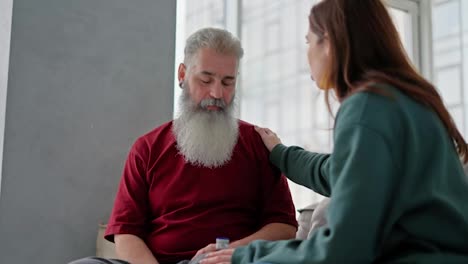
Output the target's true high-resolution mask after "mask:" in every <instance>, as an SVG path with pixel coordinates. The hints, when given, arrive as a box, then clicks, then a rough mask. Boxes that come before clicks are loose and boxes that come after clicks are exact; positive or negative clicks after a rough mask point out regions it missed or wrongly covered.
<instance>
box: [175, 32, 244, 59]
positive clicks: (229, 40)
mask: <svg viewBox="0 0 468 264" xmlns="http://www.w3.org/2000/svg"><path fill="white" fill-rule="evenodd" d="M202 48H208V49H212V50H215V51H217V52H219V53H220V54H223V55H234V56H236V58H237V60H238V61H239V60H240V59H241V58H242V56H243V55H244V50H243V49H242V45H241V42H240V40H239V39H238V38H237V37H235V36H234V35H232V34H231V33H230V32H229V31H226V30H224V29H219V28H203V29H200V30H198V31H196V32H195V33H193V34H192V35H190V36H189V37H188V39H187V42H186V43H185V50H184V55H185V57H184V64H185V65H186V66H187V67H189V66H191V63H192V60H193V57H194V56H195V55H196V54H197V52H198V51H199V50H200V49H202Z"/></svg>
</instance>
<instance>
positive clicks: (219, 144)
mask: <svg viewBox="0 0 468 264" xmlns="http://www.w3.org/2000/svg"><path fill="white" fill-rule="evenodd" d="M242 55H243V50H242V47H241V44H240V41H239V40H238V39H237V38H235V37H234V36H233V35H232V34H230V33H229V32H227V31H225V30H221V29H215V28H205V29H201V30H199V31H197V32H195V33H194V34H192V35H191V36H190V37H189V38H188V39H187V43H186V47H185V59H184V62H183V63H181V64H180V66H179V70H178V79H179V83H180V86H181V88H182V89H183V93H182V95H181V98H180V108H181V111H180V113H179V116H178V118H177V119H175V120H173V121H170V122H168V123H166V124H163V125H161V126H159V127H157V128H156V129H154V130H153V131H151V132H149V133H147V134H146V135H143V136H142V137H140V138H139V139H138V140H137V141H136V142H135V144H134V145H133V147H132V149H131V150H130V153H129V156H128V159H127V162H126V165H125V168H124V172H123V176H122V180H121V183H120V186H119V190H118V193H117V196H116V200H115V204H114V208H113V211H112V215H111V217H110V220H109V223H108V228H107V230H106V235H105V237H106V239H108V240H110V241H115V244H116V250H117V254H118V256H119V257H120V258H121V259H123V260H126V261H128V262H130V263H132V264H138V263H145V264H150V263H177V262H179V261H181V260H185V259H191V258H193V257H194V256H195V255H196V256H198V255H200V254H204V253H207V252H211V251H214V250H216V249H215V245H214V244H213V243H214V242H215V239H216V238H217V237H228V238H229V239H230V241H231V243H230V244H229V247H231V248H235V247H238V246H241V245H246V244H248V243H249V242H251V241H253V240H257V239H265V240H278V239H290V238H293V237H294V235H295V232H296V228H297V222H296V220H295V212H294V206H293V203H292V199H291V195H290V192H289V188H288V185H287V181H286V179H285V177H284V176H282V175H281V174H280V172H279V171H278V170H277V169H275V168H274V167H273V166H272V165H271V164H270V163H269V160H268V151H267V150H266V148H265V147H264V145H263V142H262V140H261V138H260V136H259V135H258V134H257V133H256V132H255V130H254V127H253V125H251V124H248V123H246V122H244V121H241V120H238V119H237V118H235V117H234V105H235V104H234V100H235V87H236V80H237V75H238V68H239V61H240V59H241V57H242ZM84 261H91V259H86V260H84ZM92 261H94V262H75V263H106V262H102V261H108V260H99V259H96V258H95V259H92ZM99 261H101V262H99Z"/></svg>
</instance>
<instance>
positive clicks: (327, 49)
mask: <svg viewBox="0 0 468 264" xmlns="http://www.w3.org/2000/svg"><path fill="white" fill-rule="evenodd" d="M323 45H325V46H324V48H325V54H326V55H327V56H330V39H329V38H328V34H325V36H324V38H323Z"/></svg>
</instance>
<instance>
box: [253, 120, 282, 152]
mask: <svg viewBox="0 0 468 264" xmlns="http://www.w3.org/2000/svg"><path fill="white" fill-rule="evenodd" d="M255 131H257V133H258V134H259V135H260V136H261V137H262V140H263V144H265V146H266V147H267V149H268V150H269V151H271V150H272V149H273V148H274V147H275V146H276V145H278V144H281V139H280V138H279V137H278V136H277V135H276V133H275V132H273V131H271V130H270V129H268V128H263V127H258V126H255Z"/></svg>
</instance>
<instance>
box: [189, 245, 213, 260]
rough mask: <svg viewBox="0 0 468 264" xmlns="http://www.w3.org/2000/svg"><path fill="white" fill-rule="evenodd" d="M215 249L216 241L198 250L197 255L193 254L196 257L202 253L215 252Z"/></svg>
mask: <svg viewBox="0 0 468 264" xmlns="http://www.w3.org/2000/svg"><path fill="white" fill-rule="evenodd" d="M215 251H216V244H214V243H212V244H209V245H208V246H206V247H204V248H202V249H200V250H198V251H197V254H195V256H193V258H192V259H194V258H196V257H197V256H198V255H200V254H206V253H210V252H215Z"/></svg>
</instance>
